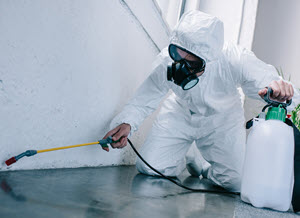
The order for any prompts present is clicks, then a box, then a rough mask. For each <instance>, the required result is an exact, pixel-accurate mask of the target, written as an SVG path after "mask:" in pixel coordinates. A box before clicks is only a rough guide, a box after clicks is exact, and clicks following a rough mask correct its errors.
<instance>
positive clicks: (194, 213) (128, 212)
mask: <svg viewBox="0 0 300 218" xmlns="http://www.w3.org/2000/svg"><path fill="white" fill-rule="evenodd" d="M179 179H180V180H181V181H182V182H183V183H184V184H185V185H188V186H190V187H194V188H205V189H217V187H215V186H213V185H212V184H211V183H210V182H209V181H208V180H206V179H202V180H200V179H199V178H193V177H189V176H188V173H187V172H185V173H184V174H183V175H182V176H181V177H180V178H179ZM0 185H1V190H0V217H110V218H111V217H122V218H124V217H132V218H133V217H241V218H244V217H272V218H273V217H274V218H275V217H298V216H297V215H295V214H293V213H292V212H285V213H281V212H276V211H272V210H267V209H258V208H254V207H252V206H250V205H248V204H245V203H243V202H242V201H241V200H240V197H239V196H234V195H225V194H207V193H195V192H194V193H193V192H190V191H187V190H185V189H182V188H180V187H177V186H176V185H174V184H173V183H170V182H169V181H167V180H165V179H161V178H158V177H151V176H146V175H142V174H138V173H137V171H136V169H135V167H134V166H117V167H99V168H77V169H51V170H32V171H9V172H0Z"/></svg>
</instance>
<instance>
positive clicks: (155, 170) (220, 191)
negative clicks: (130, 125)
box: [127, 139, 239, 195]
mask: <svg viewBox="0 0 300 218" xmlns="http://www.w3.org/2000/svg"><path fill="white" fill-rule="evenodd" d="M127 140H128V142H129V144H130V146H131V148H132V149H133V151H134V152H135V153H136V155H137V156H138V157H139V158H140V159H141V160H142V161H143V162H144V163H145V164H146V165H147V166H148V167H149V168H150V169H151V170H153V171H154V172H156V173H157V174H159V175H161V176H162V177H163V178H165V179H167V180H169V181H170V182H173V183H174V184H175V185H178V186H179V187H181V188H184V189H187V190H190V191H194V192H204V193H215V194H219V193H223V194H235V195H239V193H237V192H229V191H225V190H224V191H223V190H207V189H195V188H190V187H187V186H185V185H183V184H181V183H180V182H177V181H176V180H174V179H172V178H170V177H168V176H165V175H164V174H162V173H161V172H159V171H158V170H157V169H155V168H154V167H152V166H151V165H150V164H148V163H147V161H145V160H144V158H143V157H142V156H141V155H140V154H139V152H138V151H137V150H136V149H135V147H134V146H133V144H132V143H131V141H130V140H129V139H127Z"/></svg>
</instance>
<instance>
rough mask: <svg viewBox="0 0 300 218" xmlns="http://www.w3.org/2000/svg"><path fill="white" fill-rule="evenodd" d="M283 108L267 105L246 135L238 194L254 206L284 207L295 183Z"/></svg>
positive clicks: (291, 138) (291, 140)
mask: <svg viewBox="0 0 300 218" xmlns="http://www.w3.org/2000/svg"><path fill="white" fill-rule="evenodd" d="M285 117H286V112H285V109H283V108H282V107H281V105H279V106H278V107H270V108H269V110H268V113H267V115H266V119H260V118H257V119H256V118H255V119H253V126H252V129H251V132H250V133H249V136H248V139H247V147H246V156H245V162H244V171H243V176H242V186H241V198H242V200H243V201H245V202H248V203H251V204H252V205H253V206H255V207H266V208H271V209H274V210H279V211H287V210H288V209H289V207H290V205H291V199H292V192H293V185H294V168H293V163H294V136H293V129H292V127H290V126H288V125H286V124H285V123H284V121H285Z"/></svg>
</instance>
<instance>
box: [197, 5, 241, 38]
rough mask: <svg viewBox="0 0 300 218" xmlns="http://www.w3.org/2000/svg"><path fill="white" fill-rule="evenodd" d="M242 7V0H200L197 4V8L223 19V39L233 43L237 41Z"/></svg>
mask: <svg viewBox="0 0 300 218" xmlns="http://www.w3.org/2000/svg"><path fill="white" fill-rule="evenodd" d="M242 8H243V1H242V0H226V1H220V0H201V1H200V6H199V10H201V11H203V12H206V13H208V14H212V15H214V16H217V17H218V18H219V19H220V20H222V21H223V23H224V35H225V41H232V42H235V43H237V42H238V37H239V29H240V23H241V15H242Z"/></svg>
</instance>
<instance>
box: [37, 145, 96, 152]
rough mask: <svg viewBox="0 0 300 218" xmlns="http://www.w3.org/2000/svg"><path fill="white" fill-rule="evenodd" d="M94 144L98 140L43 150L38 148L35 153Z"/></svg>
mask: <svg viewBox="0 0 300 218" xmlns="http://www.w3.org/2000/svg"><path fill="white" fill-rule="evenodd" d="M95 144H99V142H90V143H85V144H79V145H69V146H63V147H58V148H49V149H43V150H38V151H37V153H42V152H48V151H55V150H62V149H67V148H76V147H80V146H87V145H95Z"/></svg>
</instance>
